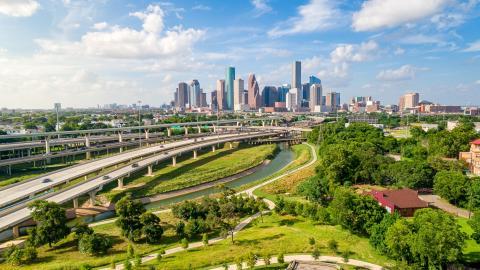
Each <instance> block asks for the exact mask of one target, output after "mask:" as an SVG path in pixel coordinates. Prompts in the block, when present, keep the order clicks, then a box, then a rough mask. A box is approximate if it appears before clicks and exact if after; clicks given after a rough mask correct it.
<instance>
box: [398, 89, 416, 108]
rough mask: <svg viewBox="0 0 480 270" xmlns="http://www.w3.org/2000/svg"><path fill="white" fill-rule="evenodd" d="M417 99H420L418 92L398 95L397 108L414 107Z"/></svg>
mask: <svg viewBox="0 0 480 270" xmlns="http://www.w3.org/2000/svg"><path fill="white" fill-rule="evenodd" d="M419 101H420V95H419V94H418V93H407V94H405V95H403V96H401V97H400V101H399V104H398V109H399V110H400V111H405V110H408V109H414V108H416V107H417V106H418V102H419Z"/></svg>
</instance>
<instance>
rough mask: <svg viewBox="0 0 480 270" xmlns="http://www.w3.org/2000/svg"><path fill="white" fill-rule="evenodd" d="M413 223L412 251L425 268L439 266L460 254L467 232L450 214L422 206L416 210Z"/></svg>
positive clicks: (458, 256) (452, 260) (455, 258)
mask: <svg viewBox="0 0 480 270" xmlns="http://www.w3.org/2000/svg"><path fill="white" fill-rule="evenodd" d="M413 226H414V231H415V234H413V239H412V243H411V245H412V246H411V252H412V254H413V256H414V257H416V258H417V260H418V262H419V263H420V264H421V265H422V266H424V267H425V268H429V269H441V268H443V267H445V266H446V264H447V263H453V262H456V261H457V260H458V259H459V258H460V257H461V255H462V249H463V247H464V246H465V239H466V235H465V233H463V232H462V231H461V230H460V225H458V223H457V222H456V221H455V219H454V218H453V217H452V216H451V215H449V214H446V213H444V212H442V211H440V210H434V209H430V208H425V209H421V210H418V211H416V212H415V215H414V219H413Z"/></svg>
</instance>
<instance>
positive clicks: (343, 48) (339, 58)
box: [330, 40, 378, 64]
mask: <svg viewBox="0 0 480 270" xmlns="http://www.w3.org/2000/svg"><path fill="white" fill-rule="evenodd" d="M377 50H378V44H377V43H376V42H375V41H373V40H370V41H368V42H363V43H361V44H345V45H340V46H338V47H336V48H335V50H333V51H332V52H331V53H330V58H331V60H332V63H334V64H335V63H342V62H363V61H366V60H370V59H371V58H372V57H373V55H374V53H375V52H376V51H377Z"/></svg>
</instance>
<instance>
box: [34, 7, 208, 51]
mask: <svg viewBox="0 0 480 270" xmlns="http://www.w3.org/2000/svg"><path fill="white" fill-rule="evenodd" d="M130 15H131V16H135V17H137V18H140V19H141V20H142V21H143V25H142V29H141V30H135V29H132V28H129V27H120V26H113V27H111V28H110V30H109V31H95V32H87V33H86V34H84V35H83V36H82V37H81V39H80V41H77V42H59V41H57V40H46V39H38V40H36V42H37V44H38V45H39V46H40V47H41V48H42V50H43V51H45V52H48V53H57V54H84V55H88V56H98V57H109V58H148V57H156V56H173V55H182V54H188V53H189V52H190V51H191V49H192V47H193V46H194V44H195V43H196V42H197V41H198V40H200V39H201V38H203V36H204V35H205V31H203V30H197V29H193V28H188V29H183V28H182V27H181V26H175V27H173V28H171V29H169V30H166V31H162V30H163V28H164V23H163V11H162V10H161V8H160V7H159V6H149V7H148V8H147V11H146V12H135V13H132V14H130Z"/></svg>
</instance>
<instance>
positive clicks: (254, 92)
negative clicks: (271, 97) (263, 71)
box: [248, 73, 261, 110]
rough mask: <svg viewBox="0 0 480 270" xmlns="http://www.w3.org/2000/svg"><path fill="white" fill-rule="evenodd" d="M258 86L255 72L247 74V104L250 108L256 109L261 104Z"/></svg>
mask: <svg viewBox="0 0 480 270" xmlns="http://www.w3.org/2000/svg"><path fill="white" fill-rule="evenodd" d="M260 103H261V99H260V88H259V87H258V82H257V79H256V78H255V74H253V73H252V74H250V75H248V105H249V106H250V109H252V110H256V109H258V108H259V107H260V106H261V104H260Z"/></svg>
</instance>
